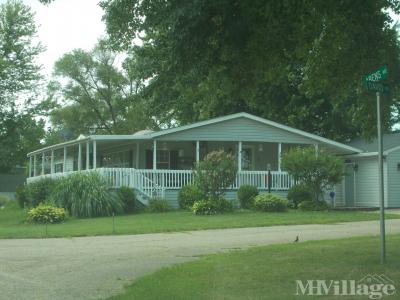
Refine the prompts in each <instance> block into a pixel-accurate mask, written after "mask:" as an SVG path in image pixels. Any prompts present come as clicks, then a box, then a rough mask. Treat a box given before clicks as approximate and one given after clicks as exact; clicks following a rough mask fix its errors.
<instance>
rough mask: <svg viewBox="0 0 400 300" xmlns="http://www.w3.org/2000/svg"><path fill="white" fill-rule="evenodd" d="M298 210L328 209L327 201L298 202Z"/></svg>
mask: <svg viewBox="0 0 400 300" xmlns="http://www.w3.org/2000/svg"><path fill="white" fill-rule="evenodd" d="M299 209H300V210H305V211H323V210H328V209H329V206H328V203H326V202H325V201H303V202H301V203H300V204H299Z"/></svg>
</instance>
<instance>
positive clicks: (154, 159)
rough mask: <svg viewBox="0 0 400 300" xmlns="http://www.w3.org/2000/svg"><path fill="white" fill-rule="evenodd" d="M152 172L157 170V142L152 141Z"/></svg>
mask: <svg viewBox="0 0 400 300" xmlns="http://www.w3.org/2000/svg"><path fill="white" fill-rule="evenodd" d="M153 170H157V141H156V140H154V141H153Z"/></svg>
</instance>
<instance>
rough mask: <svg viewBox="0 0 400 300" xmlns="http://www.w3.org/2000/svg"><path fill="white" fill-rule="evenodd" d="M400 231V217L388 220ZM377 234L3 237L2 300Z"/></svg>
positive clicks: (252, 231)
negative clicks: (296, 244)
mask: <svg viewBox="0 0 400 300" xmlns="http://www.w3.org/2000/svg"><path fill="white" fill-rule="evenodd" d="M386 224H387V232H388V233H400V220H388V221H387V223H386ZM378 233H379V223H378V222H377V221H367V222H354V223H343V224H337V225H293V226H273V227H257V228H239V229H221V230H205V231H190V232H177V233H158V234H141V235H125V236H101V237H81V238H54V239H18V240H17V239H15V240H0V299H8V300H11V299H18V300H20V299H40V300H47V299H52V300H56V299H74V300H79V299H99V298H105V297H109V296H111V295H114V294H118V293H120V292H121V291H122V290H123V285H124V284H126V283H129V282H131V281H132V280H133V279H135V278H138V277H140V276H143V275H145V274H148V273H151V272H154V271H156V270H158V269H160V268H162V267H165V266H170V265H172V264H177V263H182V262H186V261H191V260H194V259H196V258H197V256H199V255H202V254H209V253H215V252H221V251H228V250H230V249H239V248H248V247H251V246H260V245H269V244H277V243H287V242H292V241H293V240H294V238H295V237H296V236H297V235H299V237H300V242H301V241H304V240H319V239H334V238H342V237H350V236H362V235H372V234H378Z"/></svg>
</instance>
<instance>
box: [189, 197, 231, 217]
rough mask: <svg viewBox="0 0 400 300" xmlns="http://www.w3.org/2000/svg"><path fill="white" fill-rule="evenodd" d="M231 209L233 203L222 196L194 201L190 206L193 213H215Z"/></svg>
mask: <svg viewBox="0 0 400 300" xmlns="http://www.w3.org/2000/svg"><path fill="white" fill-rule="evenodd" d="M232 210H233V203H232V202H231V201H228V200H226V199H225V198H222V197H220V198H218V199H206V200H200V201H196V202H195V203H194V204H193V207H192V211H193V213H194V214H195V215H215V214H222V213H225V212H231V211H232Z"/></svg>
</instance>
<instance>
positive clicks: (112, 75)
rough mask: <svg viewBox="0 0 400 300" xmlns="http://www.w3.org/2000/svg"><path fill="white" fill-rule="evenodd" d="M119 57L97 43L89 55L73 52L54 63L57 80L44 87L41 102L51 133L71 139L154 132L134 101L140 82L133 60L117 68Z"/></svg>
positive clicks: (144, 110)
mask: <svg viewBox="0 0 400 300" xmlns="http://www.w3.org/2000/svg"><path fill="white" fill-rule="evenodd" d="M122 56H125V54H122V55H121V54H118V52H114V51H112V50H111V49H110V47H109V45H108V43H107V41H106V40H101V41H100V42H99V43H98V44H97V45H96V46H95V47H94V49H93V50H92V51H85V50H82V49H75V50H73V51H72V52H70V53H66V54H65V55H64V56H63V57H61V58H60V59H59V60H58V61H57V62H56V63H55V67H54V69H55V73H54V74H55V75H56V76H57V77H56V78H54V81H53V82H51V83H50V84H49V85H48V91H47V94H48V99H47V100H46V101H48V102H50V103H52V106H53V109H51V112H50V118H51V122H52V124H53V127H54V129H53V131H54V132H53V133H55V134H57V131H60V130H62V129H63V128H68V129H69V130H71V132H72V135H73V136H78V135H79V134H86V133H87V132H92V133H98V134H99V133H103V134H129V133H134V132H135V131H138V130H140V129H145V128H154V127H157V124H156V123H155V122H154V120H153V118H152V115H151V113H149V112H148V111H147V106H146V105H145V102H144V101H143V100H142V98H141V97H140V95H139V93H140V91H141V88H142V86H143V82H142V81H141V80H140V78H137V74H136V69H137V66H136V65H135V64H134V59H133V58H131V59H130V61H129V63H123V64H122V66H120V61H121V59H122ZM60 94H61V96H62V97H61V100H62V102H61V103H60V101H59V98H60V97H59V96H60ZM48 138H49V139H52V138H51V137H48Z"/></svg>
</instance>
